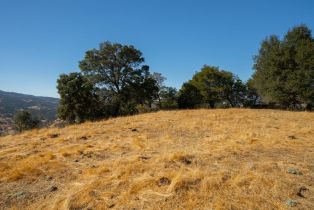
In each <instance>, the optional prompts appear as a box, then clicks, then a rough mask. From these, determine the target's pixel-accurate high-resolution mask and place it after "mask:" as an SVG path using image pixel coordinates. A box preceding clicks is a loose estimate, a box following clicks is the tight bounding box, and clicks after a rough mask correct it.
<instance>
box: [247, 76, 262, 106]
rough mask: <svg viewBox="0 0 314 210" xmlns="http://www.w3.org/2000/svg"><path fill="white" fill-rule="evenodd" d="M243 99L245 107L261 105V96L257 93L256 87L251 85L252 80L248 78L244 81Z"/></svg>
mask: <svg viewBox="0 0 314 210" xmlns="http://www.w3.org/2000/svg"><path fill="white" fill-rule="evenodd" d="M245 95H246V96H245V99H244V104H243V105H244V106H245V107H250V108H255V107H259V106H261V105H262V104H261V98H260V96H259V94H258V93H257V90H256V88H254V86H253V80H252V79H249V80H248V81H247V82H246V94H245Z"/></svg>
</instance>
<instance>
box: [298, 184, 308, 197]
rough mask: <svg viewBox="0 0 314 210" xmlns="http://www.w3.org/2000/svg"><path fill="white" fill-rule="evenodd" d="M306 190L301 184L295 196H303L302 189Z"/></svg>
mask: <svg viewBox="0 0 314 210" xmlns="http://www.w3.org/2000/svg"><path fill="white" fill-rule="evenodd" d="M306 190H308V189H307V188H306V187H304V186H302V187H300V188H299V190H298V193H297V196H299V197H301V198H305V196H304V195H303V191H306Z"/></svg>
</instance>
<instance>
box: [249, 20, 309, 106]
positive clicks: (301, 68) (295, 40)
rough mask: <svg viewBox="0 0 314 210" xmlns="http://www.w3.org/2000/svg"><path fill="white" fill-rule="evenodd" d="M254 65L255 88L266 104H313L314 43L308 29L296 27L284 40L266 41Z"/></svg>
mask: <svg viewBox="0 0 314 210" xmlns="http://www.w3.org/2000/svg"><path fill="white" fill-rule="evenodd" d="M254 61H255V64H254V69H255V72H254V74H253V86H254V87H255V88H256V89H257V91H258V93H259V94H260V95H261V97H262V100H263V101H264V102H267V103H277V104H279V105H281V106H283V107H294V106H296V105H298V104H313V102H314V79H313V78H314V40H313V37H312V34H311V30H310V29H309V28H308V27H306V26H304V25H300V26H296V27H294V28H292V29H291V30H289V31H288V32H287V33H286V35H285V36H284V38H283V39H282V40H280V39H279V38H278V37H277V36H275V35H272V36H270V37H268V38H266V39H265V40H264V41H263V42H262V44H261V47H260V49H259V53H258V55H256V56H255V59H254Z"/></svg>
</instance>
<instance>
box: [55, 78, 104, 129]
mask: <svg viewBox="0 0 314 210" xmlns="http://www.w3.org/2000/svg"><path fill="white" fill-rule="evenodd" d="M57 89H58V93H59V94H60V97H61V99H60V105H59V108H58V116H59V118H61V119H63V120H65V121H67V122H69V123H80V122H83V121H85V120H92V119H95V118H96V116H95V114H96V113H97V107H96V105H97V102H98V96H97V94H96V88H95V87H94V86H93V84H92V83H91V82H90V81H89V80H88V79H87V78H86V77H84V76H83V75H82V74H80V73H70V74H68V75H67V74H62V75H60V78H59V79H58V81H57Z"/></svg>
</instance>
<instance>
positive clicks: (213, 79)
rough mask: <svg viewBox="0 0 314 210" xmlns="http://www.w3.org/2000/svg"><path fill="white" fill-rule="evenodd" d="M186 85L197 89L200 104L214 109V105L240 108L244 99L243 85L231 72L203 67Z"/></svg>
mask: <svg viewBox="0 0 314 210" xmlns="http://www.w3.org/2000/svg"><path fill="white" fill-rule="evenodd" d="M188 83H190V84H191V85H193V86H194V87H195V88H197V89H198V91H199V92H200V94H201V95H202V103H205V104H208V105H209V106H210V107H212V108H213V107H215V104H216V103H222V104H223V103H228V104H229V105H230V106H233V107H235V106H241V105H242V104H243V101H244V99H245V90H246V88H245V85H244V84H243V83H242V81H241V80H240V79H239V78H238V77H237V76H235V75H233V74H232V73H231V72H228V71H224V70H219V68H218V67H212V66H207V65H205V66H204V67H203V68H202V69H201V71H200V72H197V73H196V74H195V75H194V76H193V78H192V80H190V81H189V82H188Z"/></svg>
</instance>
